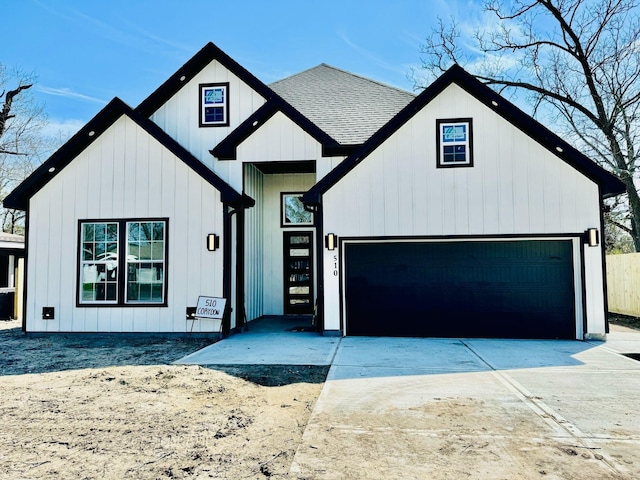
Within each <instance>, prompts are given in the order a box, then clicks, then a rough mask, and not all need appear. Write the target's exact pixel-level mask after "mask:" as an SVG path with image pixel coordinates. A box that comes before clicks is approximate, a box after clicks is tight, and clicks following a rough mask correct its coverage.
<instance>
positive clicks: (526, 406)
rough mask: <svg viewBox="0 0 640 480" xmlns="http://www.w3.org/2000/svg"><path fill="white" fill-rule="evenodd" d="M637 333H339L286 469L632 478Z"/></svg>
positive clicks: (639, 432) (321, 474)
mask: <svg viewBox="0 0 640 480" xmlns="http://www.w3.org/2000/svg"><path fill="white" fill-rule="evenodd" d="M620 353H640V334H637V333H633V334H631V333H630V334H624V333H615V334H611V335H610V336H609V340H608V341H607V342H606V343H590V342H577V341H535V340H532V341H527V340H484V339H473V340H458V339H406V338H400V339H393V338H362V337H347V338H343V339H342V340H341V342H340V345H339V347H338V350H337V353H336V355H335V358H334V360H333V364H332V367H331V370H330V372H329V376H328V379H327V382H326V383H325V385H324V388H323V391H322V393H321V395H320V398H319V399H318V402H317V404H316V406H315V409H314V411H313V413H312V416H311V419H310V422H309V424H308V426H307V428H306V431H305V433H304V436H303V441H302V444H301V445H300V447H299V449H298V451H297V453H296V456H295V458H294V461H293V464H292V467H291V472H290V477H291V478H295V479H299V480H302V479H306V480H310V479H370V478H375V479H395V478H398V479H445V478H446V479H466V478H469V479H516V478H517V479H585V480H586V479H589V480H591V479H637V478H640V362H638V361H635V360H632V359H630V358H628V357H625V356H623V355H621V354H620Z"/></svg>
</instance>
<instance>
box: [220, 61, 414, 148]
mask: <svg viewBox="0 0 640 480" xmlns="http://www.w3.org/2000/svg"><path fill="white" fill-rule="evenodd" d="M269 87H271V94H270V95H269V97H268V100H267V102H266V103H265V104H264V105H263V106H262V107H260V108H259V109H258V110H256V111H255V112H254V113H253V115H251V116H250V117H249V118H247V119H246V120H245V121H244V122H242V123H241V124H240V125H239V126H238V127H237V128H236V129H235V130H234V131H233V132H231V134H229V136H227V138H225V139H224V140H223V141H222V142H220V143H219V144H218V145H216V146H215V147H214V148H213V149H212V150H211V151H210V153H211V154H212V155H214V156H215V157H216V158H218V159H219V160H234V159H235V158H236V150H237V147H238V146H239V145H240V144H241V143H242V142H243V141H244V140H246V139H247V138H249V137H250V136H251V135H252V134H253V133H254V132H255V131H256V130H258V129H259V128H260V127H262V125H263V124H264V123H266V122H267V120H269V119H270V118H271V117H272V116H273V115H275V114H276V113H277V112H282V113H283V114H284V115H286V116H287V117H288V118H289V119H290V120H291V121H293V122H294V123H296V124H297V125H298V126H299V127H300V128H302V129H303V130H304V131H305V132H307V133H308V134H309V135H311V136H312V137H313V138H315V139H316V140H317V141H318V143H320V144H321V145H322V155H323V156H328V157H329V156H335V155H348V154H350V153H351V152H353V151H354V150H355V149H356V148H357V147H359V146H360V145H361V144H362V143H364V141H365V140H367V139H368V138H369V137H370V136H371V135H373V134H374V133H375V132H376V131H377V130H378V129H379V128H380V127H381V126H383V125H384V124H385V123H386V122H388V121H389V119H390V118H392V117H393V116H394V115H396V114H397V113H398V112H399V111H400V110H401V109H402V108H403V107H404V106H406V105H407V104H408V103H409V102H410V101H412V100H413V99H414V98H415V95H413V94H412V93H409V92H406V91H404V90H400V89H398V88H395V87H390V86H388V85H384V84H382V83H379V82H376V81H374V80H370V79H368V78H364V77H360V76H358V75H354V74H353V73H349V72H345V71H343V70H339V69H337V68H334V67H330V66H329V65H326V64H324V63H323V64H321V65H318V66H317V67H314V68H311V69H309V70H305V71H304V72H301V73H298V74H296V75H292V76H291V77H287V78H284V79H282V80H278V81H277V82H274V83H272V84H270V85H269Z"/></svg>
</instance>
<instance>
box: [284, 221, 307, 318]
mask: <svg viewBox="0 0 640 480" xmlns="http://www.w3.org/2000/svg"><path fill="white" fill-rule="evenodd" d="M283 240H284V313H285V314H286V315H296V314H298V315H299V314H312V313H313V232H284V239H283Z"/></svg>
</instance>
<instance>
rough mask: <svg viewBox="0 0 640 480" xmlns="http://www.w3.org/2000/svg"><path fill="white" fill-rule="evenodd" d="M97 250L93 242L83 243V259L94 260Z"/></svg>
mask: <svg viewBox="0 0 640 480" xmlns="http://www.w3.org/2000/svg"><path fill="white" fill-rule="evenodd" d="M94 255H95V250H94V244H93V243H83V244H82V260H94V259H95V256H94Z"/></svg>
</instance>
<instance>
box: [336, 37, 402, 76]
mask: <svg viewBox="0 0 640 480" xmlns="http://www.w3.org/2000/svg"><path fill="white" fill-rule="evenodd" d="M336 33H337V35H338V38H340V40H342V41H343V42H344V43H346V44H347V45H348V46H349V47H351V48H352V49H353V50H355V51H356V52H357V53H359V54H360V55H362V56H363V57H365V58H366V59H368V60H370V61H371V62H373V63H374V64H375V65H377V66H379V67H382V68H384V69H386V70H389V71H391V72H394V73H399V74H402V75H404V74H405V73H406V71H405V70H403V69H402V67H401V66H400V65H396V64H391V63H389V62H386V61H385V60H383V59H381V58H380V57H378V56H377V55H375V54H374V53H373V52H371V51H369V50H367V49H366V48H363V47H361V46H360V45H358V44H357V43H355V42H353V41H352V40H351V39H350V38H349V36H348V35H347V32H346V30H345V29H344V28H341V29H338V30H337V32H336Z"/></svg>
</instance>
